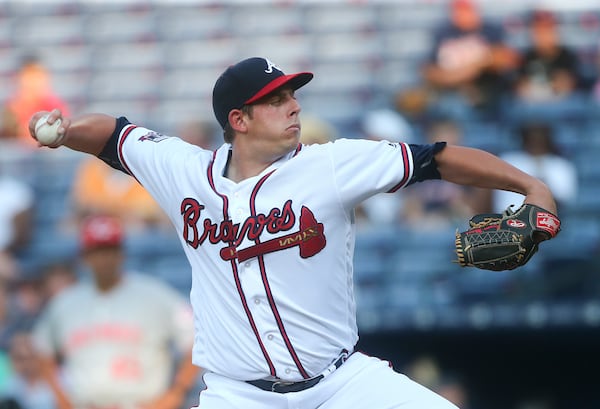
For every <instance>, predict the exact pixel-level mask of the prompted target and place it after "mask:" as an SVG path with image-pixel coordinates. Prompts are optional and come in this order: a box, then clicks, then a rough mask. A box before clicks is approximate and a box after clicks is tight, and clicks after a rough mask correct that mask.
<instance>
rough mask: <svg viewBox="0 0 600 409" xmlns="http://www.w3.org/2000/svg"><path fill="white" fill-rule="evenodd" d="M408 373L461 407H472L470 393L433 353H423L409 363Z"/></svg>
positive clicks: (461, 408)
mask: <svg viewBox="0 0 600 409" xmlns="http://www.w3.org/2000/svg"><path fill="white" fill-rule="evenodd" d="M405 373H406V375H407V376H408V377H410V378H411V379H413V380H415V381H416V382H417V383H420V384H421V385H423V386H425V387H426V388H429V389H431V390H433V391H435V392H436V393H438V394H440V395H441V396H443V397H444V398H446V399H448V400H449V401H450V402H452V403H454V404H455V405H456V406H458V407H459V408H460V409H470V408H471V405H470V399H469V398H470V396H469V395H470V393H469V391H468V389H467V387H466V385H465V383H464V382H463V380H462V379H461V378H460V377H459V376H457V375H453V374H450V373H448V372H447V371H444V370H442V368H441V366H440V364H439V363H438V361H437V360H436V359H435V358H434V357H433V356H431V355H422V356H418V357H416V358H415V359H413V360H412V361H411V362H409V363H408V365H407V368H406V372H405Z"/></svg>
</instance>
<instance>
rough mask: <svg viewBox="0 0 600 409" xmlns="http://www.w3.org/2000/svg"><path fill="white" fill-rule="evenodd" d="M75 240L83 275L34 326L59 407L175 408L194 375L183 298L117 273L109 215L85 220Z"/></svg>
mask: <svg viewBox="0 0 600 409" xmlns="http://www.w3.org/2000/svg"><path fill="white" fill-rule="evenodd" d="M81 245H82V250H83V254H82V256H83V260H84V262H85V264H86V265H87V266H88V267H89V269H90V271H91V277H90V278H89V280H82V281H80V282H79V283H78V284H76V285H73V286H71V287H68V288H66V289H64V290H63V291H62V292H60V293H59V294H58V295H57V296H55V297H54V298H53V299H52V300H51V301H50V304H49V306H48V308H47V310H46V311H45V312H44V314H43V316H42V317H41V318H40V320H39V321H38V323H37V325H36V327H35V330H34V340H35V345H36V347H37V349H38V350H39V352H40V354H41V355H42V363H43V372H44V374H45V376H46V378H47V380H48V382H49V383H50V384H51V385H52V388H53V390H54V393H55V396H56V399H57V401H58V402H59V405H60V406H59V407H60V409H67V408H73V409H91V408H95V409H97V408H109V407H118V408H119V409H130V408H131V409H134V408H135V409H150V408H152V409H176V408H179V407H180V406H181V405H182V403H183V402H184V401H185V399H186V394H187V393H188V391H189V390H190V389H191V388H192V387H193V386H194V385H195V383H196V380H197V374H198V368H197V367H196V366H193V365H192V362H191V346H192V334H193V329H192V318H191V310H190V306H189V303H188V302H187V301H186V300H184V299H183V298H182V297H181V296H180V295H179V293H177V292H175V291H174V290H173V289H171V288H170V287H167V286H166V285H165V284H164V283H162V282H160V281H157V280H155V279H152V278H151V277H148V276H143V275H136V274H132V273H126V272H125V271H123V262H124V257H125V254H124V251H123V228H122V225H121V223H120V222H119V221H118V220H117V219H115V218H111V217H107V216H97V217H92V218H89V219H86V220H85V221H84V222H83V225H82V229H81ZM173 351H176V353H175V354H173ZM61 360H62V362H63V363H64V364H63V366H62V370H64V377H65V378H64V379H65V381H64V382H61V381H60V380H59V379H58V378H57V370H58V369H59V362H61ZM173 362H178V366H177V368H174V365H173ZM173 371H175V374H174V375H173V376H172V374H173Z"/></svg>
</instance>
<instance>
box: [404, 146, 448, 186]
mask: <svg viewBox="0 0 600 409" xmlns="http://www.w3.org/2000/svg"><path fill="white" fill-rule="evenodd" d="M445 147H446V142H436V143H432V144H426V145H416V144H411V145H410V150H411V152H412V156H413V160H414V163H415V170H414V174H413V175H412V177H411V179H410V181H409V182H408V184H407V186H408V185H412V184H413V183H415V182H423V181H424V180H431V179H441V178H442V175H441V174H440V171H439V170H438V167H437V162H436V161H435V155H436V154H437V153H438V152H440V151H442V150H443V149H444V148H445Z"/></svg>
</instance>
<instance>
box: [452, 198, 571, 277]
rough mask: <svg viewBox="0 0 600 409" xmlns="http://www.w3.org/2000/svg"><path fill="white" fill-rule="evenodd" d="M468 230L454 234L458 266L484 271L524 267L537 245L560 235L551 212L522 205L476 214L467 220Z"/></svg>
mask: <svg viewBox="0 0 600 409" xmlns="http://www.w3.org/2000/svg"><path fill="white" fill-rule="evenodd" d="M469 227H470V229H469V230H467V231H464V232H458V231H457V232H456V254H457V256H458V261H457V262H458V264H460V265H461V266H463V267H467V266H469V267H477V268H481V269H484V270H494V271H502V270H513V269H515V268H517V267H520V266H523V265H525V264H526V263H527V262H528V261H529V260H530V259H531V257H532V256H533V255H534V254H535V253H536V252H537V250H538V245H539V243H540V242H542V241H544V240H549V239H551V238H553V237H554V236H556V235H557V234H558V232H559V231H560V220H559V219H558V217H557V216H556V215H554V214H552V213H551V212H549V211H547V210H545V209H542V208H541V207H539V206H535V205H532V204H524V205H522V206H521V207H519V208H518V209H517V210H515V211H513V210H512V206H510V207H508V208H507V209H506V210H505V211H504V213H502V214H499V213H493V214H479V215H475V216H473V217H472V218H471V220H469Z"/></svg>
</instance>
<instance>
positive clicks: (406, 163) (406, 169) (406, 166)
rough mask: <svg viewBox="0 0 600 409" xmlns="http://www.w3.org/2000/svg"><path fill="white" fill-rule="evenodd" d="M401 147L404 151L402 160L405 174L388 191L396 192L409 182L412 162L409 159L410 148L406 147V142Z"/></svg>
mask: <svg viewBox="0 0 600 409" xmlns="http://www.w3.org/2000/svg"><path fill="white" fill-rule="evenodd" d="M400 149H401V151H402V161H403V162H404V176H403V177H402V180H401V181H400V183H398V184H397V185H396V186H394V187H393V188H391V189H390V190H388V193H394V192H395V191H397V190H398V189H400V188H401V187H402V186H404V185H405V184H406V182H408V180H409V178H410V162H409V160H408V159H409V158H408V149H407V148H406V144H405V143H401V144H400Z"/></svg>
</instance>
